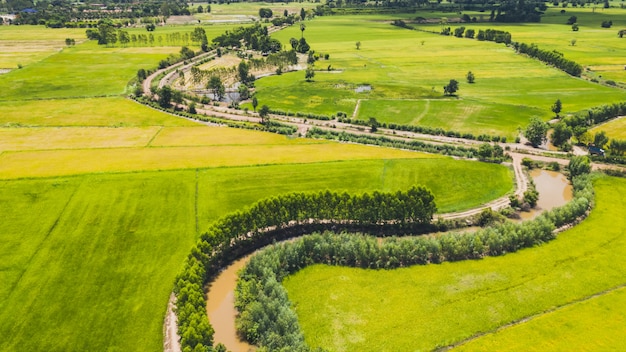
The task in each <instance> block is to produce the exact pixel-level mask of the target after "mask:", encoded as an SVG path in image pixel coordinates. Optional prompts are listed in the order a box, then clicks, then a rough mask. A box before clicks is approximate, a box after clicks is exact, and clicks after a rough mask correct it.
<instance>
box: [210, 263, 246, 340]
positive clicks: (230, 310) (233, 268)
mask: <svg viewBox="0 0 626 352" xmlns="http://www.w3.org/2000/svg"><path fill="white" fill-rule="evenodd" d="M249 260H250V257H249V256H248V257H244V258H241V259H239V260H237V261H236V262H234V263H233V264H231V265H230V266H229V267H227V268H226V269H225V270H224V271H222V273H220V274H219V276H218V277H217V279H215V281H213V282H212V283H211V285H210V286H209V292H208V294H207V296H208V297H207V301H208V303H207V309H206V310H207V314H208V316H209V321H210V322H211V325H212V326H213V329H214V330H215V334H214V335H213V337H214V340H215V344H218V343H223V344H224V345H225V346H226V348H227V349H228V350H229V351H232V352H248V351H255V350H256V348H255V347H254V346H252V345H249V344H247V343H246V342H244V341H241V340H239V339H238V338H237V330H236V329H235V316H236V314H237V311H236V310H235V293H234V290H235V286H236V282H237V272H238V271H239V269H241V268H243V267H244V266H245V265H246V264H247V263H248V261H249Z"/></svg>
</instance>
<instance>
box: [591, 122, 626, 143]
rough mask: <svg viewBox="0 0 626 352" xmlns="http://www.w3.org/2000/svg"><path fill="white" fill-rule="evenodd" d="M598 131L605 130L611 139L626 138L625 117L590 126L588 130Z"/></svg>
mask: <svg viewBox="0 0 626 352" xmlns="http://www.w3.org/2000/svg"><path fill="white" fill-rule="evenodd" d="M600 131H604V132H606V135H607V136H608V137H609V138H611V139H626V118H619V119H615V120H613V121H609V122H607V123H603V124H601V125H599V126H596V127H594V128H592V129H591V130H590V131H589V132H590V133H591V134H596V133H598V132H600Z"/></svg>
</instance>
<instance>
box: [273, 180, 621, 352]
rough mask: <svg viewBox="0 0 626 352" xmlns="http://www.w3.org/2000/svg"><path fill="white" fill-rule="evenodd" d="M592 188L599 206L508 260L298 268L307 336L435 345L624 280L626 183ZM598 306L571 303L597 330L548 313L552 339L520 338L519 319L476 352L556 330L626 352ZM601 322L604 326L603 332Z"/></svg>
mask: <svg viewBox="0 0 626 352" xmlns="http://www.w3.org/2000/svg"><path fill="white" fill-rule="evenodd" d="M595 187H596V188H595V189H596V208H595V209H594V210H593V211H592V213H591V215H590V216H589V217H588V219H586V220H585V221H583V222H582V223H581V224H580V225H578V226H577V227H575V228H574V229H571V230H568V231H566V232H563V233H561V234H560V235H559V237H558V238H557V239H556V240H554V241H552V242H550V243H547V244H545V245H543V246H540V247H536V248H530V249H525V250H522V251H520V252H518V253H514V254H507V255H505V256H502V257H495V258H485V259H483V260H477V261H464V262H456V263H445V264H442V265H428V266H414V267H410V268H403V269H398V270H394V271H383V270H362V269H354V268H341V267H329V266H321V265H317V266H312V267H309V268H307V269H305V270H303V271H301V272H299V273H297V274H296V275H294V276H292V277H290V278H288V279H287V280H286V281H285V283H284V284H285V286H286V287H287V289H288V292H289V297H290V299H291V301H292V302H293V303H294V304H295V306H296V311H297V313H298V317H299V321H300V324H301V326H302V327H303V331H304V334H305V336H306V339H307V341H308V342H309V343H310V344H311V345H312V346H314V347H315V346H320V347H321V346H324V348H330V349H331V350H333V351H407V350H431V349H434V348H436V347H439V346H445V345H448V344H453V343H455V342H459V341H463V340H464V339H467V338H469V337H471V336H472V335H474V334H477V333H480V332H487V331H491V330H494V329H497V328H498V327H500V326H502V325H504V324H507V323H510V322H512V321H516V320H519V319H522V318H524V317H528V316H532V315H536V314H541V313H543V312H546V311H548V310H550V309H552V308H553V307H559V306H563V305H568V304H572V303H575V302H577V301H578V300H580V299H583V298H586V297H588V296H591V295H594V294H597V293H602V292H604V291H606V290H612V289H614V288H617V287H621V286H623V285H624V284H626V281H625V279H624V275H623V272H624V269H625V268H626V261H624V259H623V258H624V248H626V243H625V241H626V239H624V237H623V233H624V228H625V227H626V223H625V222H624V219H623V217H621V216H620V214H622V213H623V212H624V211H625V209H626V202H624V200H623V198H622V197H621V195H622V194H624V192H626V180H624V179H615V178H609V177H604V178H601V179H599V180H597V181H596V182H595ZM607 223H611V226H608V227H607V226H606V224H607ZM621 296H622V295H620V294H618V293H616V294H615V295H612V296H607V297H606V298H605V300H606V301H605V305H610V306H611V307H612V309H614V310H615V312H614V313H612V314H614V316H615V317H616V318H617V319H620V318H619V317H620V316H621V317H623V315H624V311H623V307H622V306H621V305H619V302H621V301H622V300H623V298H621ZM577 307H578V308H577ZM597 307H598V310H594V309H593V306H592V307H586V305H585V304H580V305H579V304H578V303H576V304H574V305H572V306H571V309H572V310H578V312H579V313H580V314H581V316H580V317H581V318H583V319H584V318H585V317H589V321H588V323H590V324H591V323H596V324H599V326H596V327H594V328H593V329H588V330H586V331H583V328H582V327H580V328H578V329H569V326H576V325H579V323H577V322H575V321H571V322H570V323H568V321H569V320H567V319H565V322H564V323H563V324H562V325H558V326H553V325H551V324H550V323H551V322H552V321H554V320H551V315H550V314H548V315H547V316H546V319H547V320H546V321H545V324H543V323H542V322H541V321H538V322H537V324H538V325H537V327H536V329H535V332H539V329H541V331H543V332H546V334H548V336H546V345H537V344H536V343H537V340H533V339H531V338H530V337H528V338H527V337H522V338H520V337H521V336H522V335H523V333H524V332H525V331H528V330H526V329H527V328H528V329H529V328H531V327H533V326H534V325H529V326H528V327H527V328H524V325H521V326H520V328H521V329H520V330H516V329H512V330H511V334H510V335H509V334H508V333H507V330H504V331H503V333H502V336H503V340H502V341H498V340H499V338H498V336H500V335H495V337H494V338H493V339H492V338H485V340H484V341H485V342H484V344H482V343H481V340H482V339H478V340H476V341H475V344H473V346H475V348H474V350H482V351H484V350H490V349H491V347H494V349H495V350H500V348H502V349H505V350H506V348H507V347H508V346H507V344H506V342H507V341H518V343H519V344H518V345H517V347H519V348H517V349H515V350H528V349H531V350H532V349H536V347H537V346H544V347H545V348H546V349H550V341H557V340H558V339H559V337H560V336H562V337H564V338H567V337H571V338H572V339H576V337H575V336H574V335H575V334H583V337H584V338H585V339H584V345H582V346H572V348H574V349H581V350H598V349H607V350H619V349H621V348H623V347H624V345H623V339H621V336H622V335H623V328H622V330H621V333H618V330H619V329H620V328H619V327H618V326H616V325H615V323H614V322H611V321H607V320H606V319H602V314H603V313H602V312H603V311H604V310H603V309H602V308H601V306H597ZM568 309H570V308H568ZM551 314H552V313H551ZM563 314H565V313H563ZM574 314H575V313H572V314H571V315H570V316H572V317H573V316H574ZM553 315H555V316H558V315H560V314H559V313H556V312H555V313H554V314H553ZM576 319H578V318H574V320H576ZM528 324H533V320H531V321H530V323H528ZM602 326H606V327H607V329H606V330H605V331H604V332H601V331H603V329H602ZM529 330H530V329H529ZM598 332H600V333H598ZM596 333H597V334H596ZM614 333H617V335H616V336H615V335H613V334H614ZM507 335H509V337H506V336H507ZM605 335H608V336H605ZM531 336H532V335H531ZM538 338H539V339H541V338H543V337H538ZM579 340H580V341H582V340H583V338H580V339H579ZM577 341H578V340H577ZM500 342H501V343H500ZM524 342H526V343H524ZM539 343H540V342H539ZM561 347H562V345H559V347H558V348H559V349H560V348H561ZM565 349H567V348H565ZM538 350H541V348H538Z"/></svg>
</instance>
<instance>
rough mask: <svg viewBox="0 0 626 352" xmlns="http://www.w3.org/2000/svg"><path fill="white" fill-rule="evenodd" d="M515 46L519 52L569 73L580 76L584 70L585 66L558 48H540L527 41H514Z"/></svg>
mask: <svg viewBox="0 0 626 352" xmlns="http://www.w3.org/2000/svg"><path fill="white" fill-rule="evenodd" d="M513 47H514V48H515V51H517V52H518V53H520V54H526V55H528V56H530V57H533V58H536V59H538V60H540V61H543V62H545V63H547V64H550V65H553V66H554V67H556V68H558V69H559V70H562V71H564V72H565V73H567V74H569V75H572V76H576V77H579V76H580V75H581V73H582V72H583V67H582V66H581V65H580V64H578V63H576V62H574V61H572V60H568V59H566V58H565V57H564V56H563V53H560V52H558V51H556V50H552V51H548V50H542V49H539V48H538V47H537V45H535V44H530V45H528V44H526V43H517V42H514V43H513Z"/></svg>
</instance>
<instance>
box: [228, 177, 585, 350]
mask: <svg viewBox="0 0 626 352" xmlns="http://www.w3.org/2000/svg"><path fill="white" fill-rule="evenodd" d="M574 189H575V193H576V197H575V199H574V200H573V201H571V202H570V203H568V204H567V205H565V206H563V207H561V208H557V209H554V210H552V211H550V212H546V213H544V214H542V215H541V216H539V217H538V218H537V219H536V220H532V221H526V222H523V223H521V224H513V223H496V224H494V225H493V226H492V227H489V228H485V229H481V230H478V231H477V232H475V233H465V234H457V233H448V234H444V235H441V236H438V237H405V238H395V237H394V238H389V239H386V240H385V241H383V242H379V241H378V240H377V239H376V238H374V237H373V236H366V235H362V234H347V233H340V234H336V233H330V232H326V233H324V234H313V235H310V236H305V237H302V238H300V239H298V240H296V241H292V242H284V243H281V244H277V245H274V246H271V247H268V248H266V249H265V250H264V251H262V252H261V253H259V254H257V255H255V256H254V257H252V258H251V260H250V263H248V265H247V266H246V267H245V268H244V269H243V270H242V272H241V274H240V278H239V281H238V282H237V288H236V292H235V296H236V301H235V305H236V308H237V309H238V311H239V312H240V315H239V317H238V318H237V329H238V331H239V333H241V334H242V336H244V337H245V338H247V339H248V341H250V342H253V343H256V344H260V345H261V346H262V347H266V348H269V350H281V349H287V350H294V351H308V350H309V347H308V346H307V345H305V344H304V342H303V340H304V338H303V336H302V332H301V330H300V327H299V326H298V324H297V319H295V313H293V310H292V308H291V303H290V302H289V300H288V298H287V293H286V292H285V289H284V287H283V286H282V285H281V284H280V283H281V282H282V280H283V279H284V278H285V277H287V276H288V275H291V274H293V273H295V272H297V271H299V270H301V269H303V268H305V267H307V266H309V265H313V264H319V263H322V264H327V265H340V266H351V267H360V268H376V269H395V268H398V267H405V266H410V265H424V264H429V263H441V262H444V261H457V260H464V259H480V258H483V257H485V256H498V255H503V254H506V253H510V252H515V251H518V250H520V249H522V248H528V247H532V246H535V245H539V244H541V243H544V242H547V241H550V240H552V239H554V238H555V237H556V234H555V231H554V230H555V229H556V228H558V227H561V226H563V225H565V224H568V223H572V222H575V221H576V220H577V219H578V218H579V217H581V216H583V215H584V214H585V213H586V212H587V211H588V209H589V208H590V206H591V205H592V202H593V190H592V188H591V181H590V179H589V178H588V177H585V176H581V177H576V178H575V182H574ZM487 215H489V214H487ZM488 217H489V218H492V217H493V216H488Z"/></svg>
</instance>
